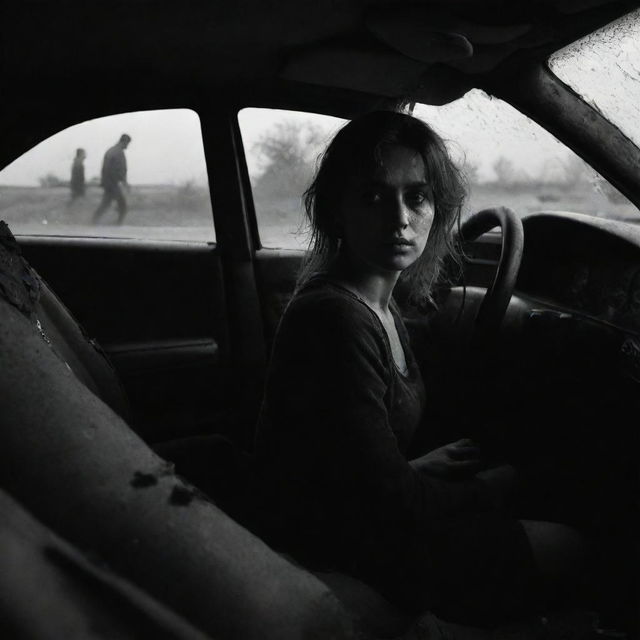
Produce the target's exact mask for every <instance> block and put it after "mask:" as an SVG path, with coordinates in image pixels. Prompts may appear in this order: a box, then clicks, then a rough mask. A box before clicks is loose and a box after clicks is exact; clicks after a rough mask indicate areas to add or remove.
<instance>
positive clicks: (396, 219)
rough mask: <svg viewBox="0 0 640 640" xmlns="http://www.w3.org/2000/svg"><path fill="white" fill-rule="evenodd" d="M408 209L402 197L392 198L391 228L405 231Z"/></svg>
mask: <svg viewBox="0 0 640 640" xmlns="http://www.w3.org/2000/svg"><path fill="white" fill-rule="evenodd" d="M409 216H410V212H409V208H408V207H407V205H406V203H405V202H404V200H403V198H402V197H397V198H394V200H393V206H392V210H391V212H390V217H391V219H392V221H393V226H394V227H397V228H400V229H405V228H406V227H408V226H409Z"/></svg>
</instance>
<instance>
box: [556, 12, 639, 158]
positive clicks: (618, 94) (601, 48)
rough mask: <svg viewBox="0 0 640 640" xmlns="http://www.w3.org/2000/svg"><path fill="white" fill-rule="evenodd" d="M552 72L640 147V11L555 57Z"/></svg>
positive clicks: (574, 44) (580, 41)
mask: <svg viewBox="0 0 640 640" xmlns="http://www.w3.org/2000/svg"><path fill="white" fill-rule="evenodd" d="M549 68H550V69H551V71H553V73H555V74H556V75H557V76H558V78H560V80H562V81H563V82H564V83H565V84H567V85H569V86H570V87H571V88H572V89H573V90H574V91H575V92H576V93H578V94H580V95H581V96H582V97H583V99H584V100H585V101H586V102H588V103H589V104H591V105H592V106H594V107H595V108H596V109H598V110H599V111H600V112H601V113H602V114H603V115H604V116H605V117H606V118H607V119H608V120H610V121H611V122H613V124H615V125H616V126H617V127H618V128H619V129H620V130H621V131H622V132H623V133H624V134H625V135H626V136H627V137H628V138H630V139H631V140H633V142H635V144H636V145H638V146H640V9H638V10H637V11H634V12H632V13H630V14H628V15H626V16H624V17H622V18H620V19H619V20H616V21H615V22H612V23H611V24H609V25H607V26H605V27H603V28H602V29H598V30H597V31H594V32H593V33H592V34H590V35H588V36H586V37H585V38H582V39H581V40H578V41H577V42H574V43H573V44H570V45H569V46H568V47H565V48H564V49H561V50H560V51H558V52H556V53H554V54H553V55H552V56H551V57H550V58H549Z"/></svg>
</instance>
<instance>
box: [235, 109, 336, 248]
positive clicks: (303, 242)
mask: <svg viewBox="0 0 640 640" xmlns="http://www.w3.org/2000/svg"><path fill="white" fill-rule="evenodd" d="M238 121H239V124H240V131H241V134H242V141H243V145H244V147H245V156H246V159H247V167H248V170H249V177H250V179H251V188H252V191H253V202H254V207H255V211H256V218H257V221H258V228H259V231H260V241H261V243H262V245H263V246H265V247H272V248H284V249H301V248H306V246H307V244H308V234H307V231H308V229H307V227H306V225H305V217H304V215H303V206H302V195H303V193H304V191H305V189H306V188H307V187H308V186H309V183H310V181H311V178H312V176H313V173H314V171H315V167H316V162H317V159H318V156H319V154H320V153H321V152H322V150H323V149H324V148H325V147H326V145H327V143H328V142H329V140H330V139H331V138H332V137H333V135H334V134H335V133H336V131H338V129H339V128H340V127H341V126H342V125H344V124H345V123H346V122H347V121H346V120H342V119H340V118H334V117H331V116H325V115H320V114H316V113H301V112H297V111H284V110H280V109H253V108H249V109H243V110H242V111H240V113H239V115H238Z"/></svg>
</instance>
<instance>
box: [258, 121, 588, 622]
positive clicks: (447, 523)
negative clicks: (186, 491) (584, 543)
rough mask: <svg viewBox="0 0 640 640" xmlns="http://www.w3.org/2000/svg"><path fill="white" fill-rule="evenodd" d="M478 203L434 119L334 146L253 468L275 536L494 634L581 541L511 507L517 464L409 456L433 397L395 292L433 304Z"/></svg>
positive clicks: (310, 207) (276, 358)
mask: <svg viewBox="0 0 640 640" xmlns="http://www.w3.org/2000/svg"><path fill="white" fill-rule="evenodd" d="M464 194H465V190H464V185H463V180H462V179H461V175H460V173H459V171H458V169H457V168H456V167H455V165H454V164H453V162H452V161H451V159H450V158H449V156H448V154H447V151H446V148H445V146H444V144H443V142H442V140H441V139H440V138H439V137H438V136H437V135H436V134H435V133H434V132H433V131H432V130H431V129H430V128H429V127H428V126H427V125H426V124H424V123H423V122H421V121H420V120H417V119H415V118H413V117H411V116H408V115H405V114H401V113H396V112H383V111H381V112H375V113H370V114H367V115H365V116H363V117H361V118H359V119H356V120H354V121H352V122H350V123H349V124H347V125H346V126H345V127H344V128H343V129H342V130H341V131H340V132H339V133H338V134H337V135H336V136H335V138H334V139H333V141H332V142H331V144H330V145H329V147H328V149H327V150H326V152H325V154H324V156H323V159H322V162H321V164H320V167H319V170H318V173H317V175H316V177H315V179H314V181H313V183H312V185H311V186H310V188H309V189H308V191H307V193H306V198H305V203H306V208H307V213H308V216H309V219H310V223H311V226H312V230H313V236H312V243H311V249H310V252H309V256H308V258H307V262H306V265H305V268H304V269H303V272H302V276H301V278H300V281H299V283H298V287H297V291H296V293H295V295H294V297H293V299H292V301H291V302H290V304H289V305H288V307H287V309H286V311H285V313H284V316H283V318H282V321H281V323H280V326H279V329H278V332H277V336H276V339H275V343H274V350H273V354H272V359H271V363H270V368H269V372H268V377H267V384H266V391H265V399H264V404H263V408H262V413H261V418H260V421H259V427H258V434H257V441H256V462H257V473H258V478H259V486H260V492H261V498H262V504H263V513H262V521H263V524H264V527H265V528H264V530H263V534H264V535H265V536H266V537H267V538H268V539H269V540H270V541H271V542H272V544H275V545H276V546H278V547H279V548H281V549H283V550H285V551H287V552H289V553H291V554H292V555H293V556H294V557H296V558H298V559H299V560H300V561H301V562H303V563H304V564H306V565H307V566H309V567H311V568H315V569H319V570H338V571H342V572H346V573H349V574H351V575H354V576H356V577H358V578H361V579H363V580H365V581H366V582H368V583H370V584H372V585H373V586H375V587H376V588H377V589H379V590H380V591H381V592H382V593H384V594H385V595H386V596H387V597H388V598H390V599H391V600H393V601H394V602H396V603H397V604H399V605H400V606H401V607H403V608H405V609H407V608H413V609H414V610H416V611H420V610H424V609H427V608H429V609H431V610H433V611H435V612H436V613H440V614H441V615H443V616H445V617H449V618H455V619H457V620H459V621H460V622H468V623H474V624H479V623H492V622H493V621H495V620H503V619H506V618H509V617H514V616H518V615H521V614H523V613H526V612H528V611H531V610H532V609H534V608H535V607H536V606H541V605H542V604H543V598H542V594H543V592H544V591H545V589H546V587H547V586H549V585H548V584H547V582H545V579H546V578H549V577H550V578H552V579H553V580H552V581H551V582H553V583H554V584H556V585H557V584H558V579H559V578H561V577H562V576H563V575H565V574H567V575H568V574H569V573H571V572H572V571H573V570H574V569H575V568H576V565H577V563H578V556H579V553H578V551H577V549H578V547H579V542H580V541H579V538H578V537H577V536H576V535H575V534H574V533H573V532H572V530H570V529H569V528H568V527H564V526H562V525H555V524H551V523H536V522H519V521H517V520H515V519H512V518H510V517H508V516H506V515H504V514H503V513H502V512H501V510H500V509H499V505H500V503H501V500H502V497H503V496H502V493H503V492H502V490H501V487H502V486H503V485H507V484H509V481H510V479H511V474H512V470H511V469H509V468H508V467H504V468H499V469H493V470H483V471H482V472H480V471H481V460H480V452H479V450H478V448H477V447H476V446H475V445H474V443H473V442H472V441H470V440H460V441H458V442H455V443H453V444H450V445H448V446H446V447H442V448H440V449H436V450H435V451H432V452H429V453H427V454H426V455H424V456H422V457H420V458H417V459H414V460H407V458H406V452H407V450H408V448H409V444H410V442H411V440H412V437H413V436H414V433H415V431H416V429H417V427H418V425H419V423H420V421H421V417H422V413H423V409H424V405H425V389H424V385H423V382H422V379H421V377H420V372H419V369H418V367H417V364H416V361H415V359H414V356H413V355H412V352H411V347H410V345H409V341H408V337H407V333H406V330H405V327H404V326H403V323H402V320H401V318H400V316H399V314H398V310H397V308H396V306H395V304H394V302H393V298H392V295H393V291H394V288H395V287H396V285H397V283H398V281H399V279H400V278H401V277H402V278H403V279H406V280H407V282H408V284H409V286H410V290H411V297H412V299H413V300H414V301H415V302H423V301H424V300H425V299H428V298H429V297H430V290H431V285H432V283H433V282H434V280H435V279H436V278H437V276H438V273H439V270H440V266H441V264H442V260H443V256H444V254H445V253H446V252H447V251H449V250H450V236H451V231H452V229H453V228H454V225H455V223H456V221H457V219H458V217H459V213H460V207H461V204H462V201H463V198H464ZM478 472H480V473H478Z"/></svg>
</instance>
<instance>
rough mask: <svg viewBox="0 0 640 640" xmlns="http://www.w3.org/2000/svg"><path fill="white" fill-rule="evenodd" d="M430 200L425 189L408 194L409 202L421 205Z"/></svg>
mask: <svg viewBox="0 0 640 640" xmlns="http://www.w3.org/2000/svg"><path fill="white" fill-rule="evenodd" d="M427 200H428V197H427V194H426V193H424V191H412V192H410V193H408V194H407V202H409V204H412V205H420V204H423V203H424V202H426V201H427Z"/></svg>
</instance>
